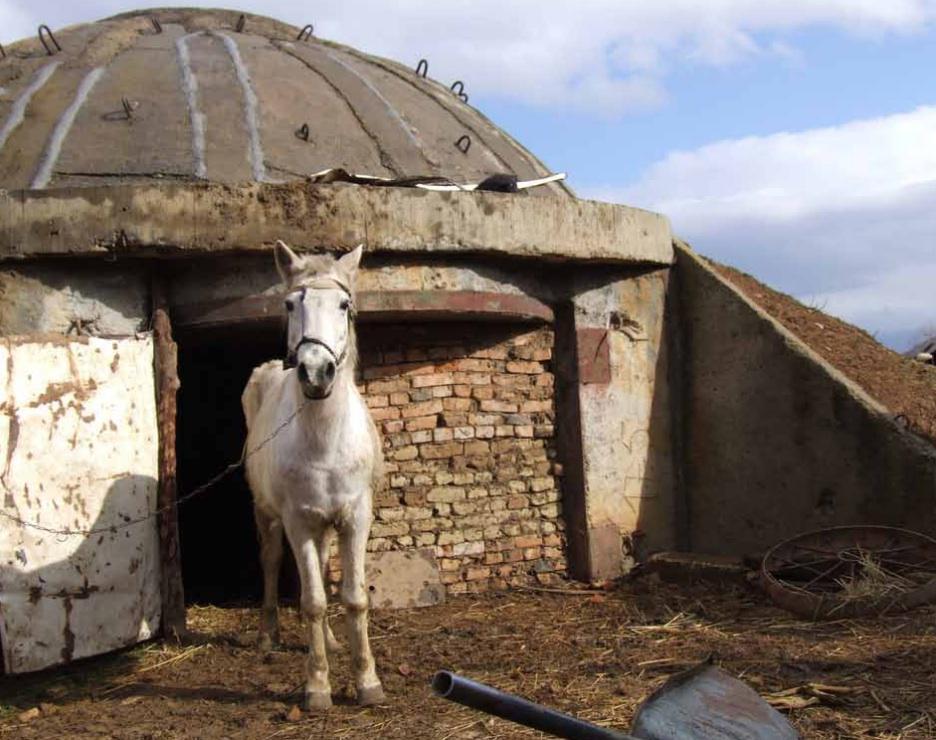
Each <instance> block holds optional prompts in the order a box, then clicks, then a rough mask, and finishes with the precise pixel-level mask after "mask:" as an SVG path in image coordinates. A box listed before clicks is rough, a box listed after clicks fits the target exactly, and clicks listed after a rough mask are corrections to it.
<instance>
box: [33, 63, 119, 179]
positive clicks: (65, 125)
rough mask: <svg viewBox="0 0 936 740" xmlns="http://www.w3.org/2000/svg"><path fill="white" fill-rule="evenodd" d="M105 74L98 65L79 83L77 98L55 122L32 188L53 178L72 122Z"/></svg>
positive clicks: (102, 68)
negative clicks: (54, 169)
mask: <svg viewBox="0 0 936 740" xmlns="http://www.w3.org/2000/svg"><path fill="white" fill-rule="evenodd" d="M103 74H104V67H97V68H95V69H92V70H91V71H90V72H88V74H86V75H85V76H84V79H83V80H81V84H80V85H78V90H77V92H76V93H75V99H74V100H72V102H71V105H69V106H68V107H67V108H66V109H65V112H64V113H63V114H62V117H61V118H59V120H58V122H57V123H56V124H55V128H54V129H53V130H52V135H51V136H50V137H49V143H48V145H47V146H46V151H45V154H44V155H43V157H42V162H41V163H40V165H39V169H38V170H37V172H36V176H35V177H34V178H33V181H32V184H31V185H30V187H31V188H33V189H36V190H41V189H42V188H44V187H45V186H46V185H48V184H49V180H51V179H52V170H53V168H54V167H55V163H56V162H58V158H59V154H60V153H61V151H62V144H63V143H65V137H66V136H68V132H69V131H71V127H72V124H73V123H74V122H75V116H77V115H78V111H80V110H81V106H83V105H84V103H85V101H86V100H87V99H88V95H90V94H91V91H92V90H93V89H94V86H95V85H96V84H97V82H98V80H99V79H101V76H102V75H103Z"/></svg>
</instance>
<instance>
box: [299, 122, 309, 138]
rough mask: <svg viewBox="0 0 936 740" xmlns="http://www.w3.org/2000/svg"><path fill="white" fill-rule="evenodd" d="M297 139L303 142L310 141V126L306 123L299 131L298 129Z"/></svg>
mask: <svg viewBox="0 0 936 740" xmlns="http://www.w3.org/2000/svg"><path fill="white" fill-rule="evenodd" d="M296 137H297V138H299V139H302V140H303V141H308V140H309V124H307V123H304V124H302V125H301V126H300V127H299V128H298V129H296Z"/></svg>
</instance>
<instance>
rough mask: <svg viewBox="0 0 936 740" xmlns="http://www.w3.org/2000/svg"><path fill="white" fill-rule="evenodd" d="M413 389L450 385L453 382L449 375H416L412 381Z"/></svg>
mask: <svg viewBox="0 0 936 740" xmlns="http://www.w3.org/2000/svg"><path fill="white" fill-rule="evenodd" d="M411 382H412V384H413V388H431V387H433V386H436V385H452V383H453V382H454V380H453V378H452V374H451V373H431V374H428V375H417V376H415V377H414V378H413V379H412V381H411Z"/></svg>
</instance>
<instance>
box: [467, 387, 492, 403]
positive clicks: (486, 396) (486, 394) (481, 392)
mask: <svg viewBox="0 0 936 740" xmlns="http://www.w3.org/2000/svg"><path fill="white" fill-rule="evenodd" d="M471 395H472V397H473V398H476V399H477V400H479V401H489V400H490V399H492V398H494V389H493V388H490V387H488V386H481V387H476V388H472V389H471Z"/></svg>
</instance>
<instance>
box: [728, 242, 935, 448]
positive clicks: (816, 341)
mask: <svg viewBox="0 0 936 740" xmlns="http://www.w3.org/2000/svg"><path fill="white" fill-rule="evenodd" d="M710 262H711V263H712V265H713V266H714V267H715V268H716V269H717V270H718V271H719V272H720V273H721V274H722V276H723V277H725V278H726V279H728V280H730V281H731V282H732V283H734V284H735V285H736V286H737V287H738V288H740V289H741V290H742V291H744V293H745V294H746V295H747V296H748V298H750V299H751V300H753V301H754V302H755V303H757V304H759V305H760V306H761V307H762V308H763V309H764V310H765V311H767V313H769V314H770V315H772V316H773V317H774V318H775V319H777V320H778V321H780V323H781V324H783V325H784V326H785V327H786V328H787V329H789V330H790V331H792V332H793V333H794V334H796V335H797V336H798V337H799V338H800V339H802V340H803V341H804V342H805V343H806V344H808V345H809V346H810V348H812V350H813V351H814V352H816V353H818V354H819V355H821V356H822V357H823V358H824V359H825V360H827V361H828V362H829V363H831V364H832V365H834V366H835V367H836V368H838V370H840V371H841V372H842V373H843V374H845V375H846V376H848V377H849V378H850V379H851V380H853V381H855V382H856V383H857V384H858V385H860V386H861V387H862V388H864V389H865V391H867V393H868V395H870V396H871V397H872V398H875V399H876V400H878V401H880V402H881V403H882V404H884V406H886V407H887V408H888V409H890V410H891V411H892V412H893V413H894V414H895V415H898V414H899V415H902V416H903V417H904V418H905V419H906V423H907V424H908V426H909V428H910V429H911V430H913V431H914V432H916V433H917V434H919V435H920V436H921V437H924V438H925V439H928V440H929V441H930V442H932V443H933V444H936V366H934V365H924V364H923V363H921V362H917V361H915V360H911V359H910V358H907V357H903V356H902V355H899V354H897V353H896V352H894V351H892V350H890V349H888V348H887V347H885V346H884V345H882V344H880V343H879V342H877V341H876V340H875V339H874V337H872V336H871V335H870V334H868V333H867V332H865V331H862V330H861V329H859V328H858V327H856V326H852V325H851V324H848V323H846V322H844V321H842V320H840V319H837V318H835V317H833V316H829V315H828V314H825V313H822V311H820V310H818V309H816V308H811V307H809V306H805V305H803V304H802V303H800V302H799V301H797V300H796V299H795V298H791V297H790V296H788V295H784V294H783V293H780V292H779V291H776V290H773V289H772V288H769V287H767V286H766V285H764V284H763V283H761V282H759V281H758V280H756V279H755V278H753V277H751V276H750V275H748V274H746V273H743V272H741V271H740V270H736V269H734V268H733V267H728V266H727V265H720V264H718V263H717V262H713V261H711V260H710Z"/></svg>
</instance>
